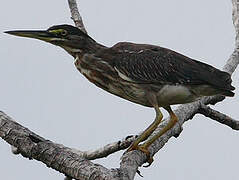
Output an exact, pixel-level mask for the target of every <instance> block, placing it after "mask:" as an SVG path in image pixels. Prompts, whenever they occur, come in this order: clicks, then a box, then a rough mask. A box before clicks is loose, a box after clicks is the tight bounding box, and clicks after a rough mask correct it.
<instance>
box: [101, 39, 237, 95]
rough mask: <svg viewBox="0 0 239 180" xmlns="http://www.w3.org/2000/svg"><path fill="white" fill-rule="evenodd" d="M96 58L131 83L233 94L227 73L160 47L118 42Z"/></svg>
mask: <svg viewBox="0 0 239 180" xmlns="http://www.w3.org/2000/svg"><path fill="white" fill-rule="evenodd" d="M97 56H99V57H101V58H102V59H106V60H107V61H108V62H109V63H110V64H111V65H112V66H114V67H115V68H116V69H117V71H118V72H120V73H122V74H123V75H124V76H126V77H127V78H128V79H130V80H132V82H134V83H149V84H172V85H176V84H182V85H185V86H188V85H189V86H193V85H209V86H212V87H213V88H215V89H217V90H219V91H220V93H221V94H223V95H226V96H233V95H234V93H233V92H232V90H234V89H235V88H234V87H233V86H232V85H231V82H232V80H231V76H230V74H228V73H226V72H223V71H221V70H219V69H217V68H214V67H212V66H210V65H208V64H205V63H202V62H199V61H196V60H193V59H191V58H189V57H186V56H184V55H182V54H180V53H177V52H175V51H172V50H170V49H167V48H162V47H160V46H154V45H147V44H134V43H128V42H122V43H118V44H116V45H114V46H113V47H111V48H109V49H105V50H103V52H99V53H98V55H97Z"/></svg>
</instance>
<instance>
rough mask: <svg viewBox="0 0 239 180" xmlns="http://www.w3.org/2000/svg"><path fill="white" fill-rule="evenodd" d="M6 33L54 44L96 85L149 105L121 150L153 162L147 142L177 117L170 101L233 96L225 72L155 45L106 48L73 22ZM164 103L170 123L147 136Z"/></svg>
mask: <svg viewBox="0 0 239 180" xmlns="http://www.w3.org/2000/svg"><path fill="white" fill-rule="evenodd" d="M5 33H8V34H11V35H15V36H22V37H28V38H34V39H38V40H42V41H45V42H48V43H50V44H53V45H56V46H59V47H61V48H63V49H64V50H65V51H67V52H68V53H69V54H70V55H71V56H73V57H74V59H75V61H74V64H75V66H76V68H77V69H78V70H79V72H80V73H81V74H83V75H84V76H85V77H86V78H87V79H88V80H89V81H90V82H92V83H93V84H95V85H96V86H98V87H99V88H101V89H103V90H105V91H107V92H109V93H111V94H114V95H116V96H119V97H121V98H123V99H126V100H129V101H131V102H134V103H136V104H140V105H143V106H146V107H151V108H154V110H155V112H156V117H155V120H154V121H153V122H152V123H151V124H150V126H149V127H148V128H146V129H145V130H144V131H143V133H142V134H141V135H139V136H138V137H137V138H136V139H135V141H133V142H132V144H131V145H130V146H129V148H128V149H127V151H126V152H130V151H133V150H140V151H142V152H143V153H145V154H146V156H147V162H148V163H149V165H150V164H151V163H152V162H153V157H152V156H151V155H150V152H149V146H150V145H151V144H152V143H153V142H155V141H156V140H157V139H158V138H159V137H161V136H162V135H163V134H164V133H166V132H167V131H168V130H170V129H171V128H172V127H173V126H174V125H175V124H176V123H177V122H178V117H177V116H176V114H175V113H174V112H173V110H172V109H171V105H175V104H185V103H190V102H194V101H197V100H198V99H200V98H202V97H205V96H213V95H223V96H229V97H233V96H234V93H233V92H232V91H233V90H235V88H234V87H233V86H232V85H231V83H232V79H231V76H230V74H229V73H227V72H224V71H221V70H219V69H217V68H215V67H213V66H211V65H208V64H206V63H203V62H200V61H197V60H194V59H192V58H189V57H187V56H184V55H182V54H180V53H178V52H175V51H173V50H170V49H168V48H164V47H161V46H157V45H150V44H136V43H132V42H119V43H117V44H115V45H113V46H112V47H106V46H104V45H102V44H100V43H98V42H97V41H95V40H94V39H93V38H91V37H90V36H89V35H88V34H87V33H85V32H83V31H82V30H80V29H79V28H77V27H74V26H72V25H67V24H62V25H54V26H52V27H50V28H48V29H46V30H14V31H6V32H5ZM160 108H164V109H165V110H166V111H167V112H168V113H169V116H170V121H169V123H168V124H167V125H166V126H165V127H164V128H163V129H162V130H161V131H160V132H158V133H156V134H154V135H152V136H150V135H151V134H152V133H153V132H154V130H155V129H156V128H157V127H158V125H159V124H160V123H161V120H162V118H163V114H162V112H161V110H160Z"/></svg>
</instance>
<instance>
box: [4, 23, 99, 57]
mask: <svg viewBox="0 0 239 180" xmlns="http://www.w3.org/2000/svg"><path fill="white" fill-rule="evenodd" d="M5 33H8V34H11V35H15V36H21V37H28V38H34V39H39V40H42V41H45V42H49V43H51V44H54V45H57V46H60V47H62V48H64V49H65V50H66V51H67V52H68V53H70V54H74V53H80V52H83V51H86V52H87V51H90V49H92V48H93V46H94V44H96V42H95V40H93V39H92V38H91V37H90V36H89V35H87V34H86V33H84V32H83V31H81V30H80V29H78V28H77V27H74V26H71V25H67V24H63V25H55V26H52V27H50V28H48V29H47V30H16V31H6V32H5Z"/></svg>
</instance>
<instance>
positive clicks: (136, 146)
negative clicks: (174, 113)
mask: <svg viewBox="0 0 239 180" xmlns="http://www.w3.org/2000/svg"><path fill="white" fill-rule="evenodd" d="M154 109H155V111H156V118H155V120H154V122H153V123H152V124H151V125H150V126H149V127H148V128H147V129H146V130H145V131H144V132H143V133H142V134H141V135H140V136H139V137H137V138H136V140H135V141H134V142H133V143H132V144H131V146H130V147H129V148H128V149H127V152H129V151H133V150H141V151H143V152H145V153H146V154H148V153H147V152H146V151H145V150H144V149H142V148H140V147H139V143H140V142H142V141H144V140H146V139H147V138H148V137H149V136H150V135H151V134H152V132H153V131H154V130H155V129H156V128H157V127H158V125H159V123H160V122H161V120H162V119H163V115H162V113H161V111H160V109H159V107H158V106H155V107H154Z"/></svg>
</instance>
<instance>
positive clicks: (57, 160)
mask: <svg viewBox="0 0 239 180" xmlns="http://www.w3.org/2000/svg"><path fill="white" fill-rule="evenodd" d="M68 3H69V7H70V10H71V15H72V19H73V20H74V22H75V24H76V26H77V27H79V28H80V29H81V30H82V31H84V32H86V30H85V27H84V24H83V21H82V18H81V16H80V13H79V11H78V8H77V4H76V1H75V0H68ZM232 5H233V23H234V26H235V29H236V43H235V45H236V47H235V50H234V52H233V53H232V55H231V57H230V58H229V60H228V61H227V63H226V65H225V66H224V68H223V70H224V71H227V72H228V73H230V74H232V73H233V72H234V71H235V69H236V68H237V66H238V63H239V9H238V8H239V2H238V0H232ZM224 99H225V97H223V96H213V97H207V98H203V99H201V100H200V101H197V102H194V103H190V104H185V105H181V106H179V108H178V109H176V110H175V113H176V115H177V116H178V118H179V122H178V123H177V125H176V126H174V127H173V128H172V129H171V130H169V131H168V132H167V133H166V134H164V135H163V136H162V137H161V138H159V139H158V140H157V141H156V142H155V143H153V144H152V145H151V146H150V149H149V150H150V153H151V155H154V154H155V153H156V152H158V151H159V150H160V149H161V148H162V147H163V146H164V145H165V143H166V142H167V141H168V140H169V139H170V138H171V137H172V136H176V135H179V134H180V132H181V130H182V128H181V126H182V125H183V123H185V122H186V121H187V120H189V119H191V118H192V117H193V116H194V115H195V114H196V113H198V112H200V110H201V111H202V107H204V106H206V105H208V104H216V103H217V102H220V101H223V100H224ZM204 110H205V111H206V110H207V111H208V112H205V115H208V114H210V112H213V113H214V114H217V115H216V116H217V117H221V116H222V114H221V113H219V112H216V111H214V110H212V111H210V112H209V110H210V109H209V110H208V109H207V108H204ZM200 113H201V112H200ZM211 118H212V117H211ZM224 119H225V116H224ZM226 119H227V120H228V122H229V121H230V123H234V124H235V121H234V120H233V119H229V117H226ZM232 120H233V121H232ZM168 121H169V118H166V119H164V120H163V123H162V124H160V126H159V127H158V128H157V129H156V131H155V132H154V133H157V132H158V131H160V130H162V128H163V127H164V126H165V125H166V124H167V123H168ZM225 124H226V123H225ZM226 125H229V123H227V124H226ZM233 127H234V125H233ZM235 127H238V125H237V126H235ZM235 129H237V128H235ZM0 137H2V138H3V139H4V140H5V141H6V142H8V143H9V144H11V145H13V146H14V147H16V148H17V152H20V154H21V155H23V156H24V157H27V158H30V159H36V160H39V161H41V162H43V163H45V164H46V165H47V166H48V167H51V168H53V169H55V170H57V171H59V172H62V173H64V174H66V175H67V178H71V177H72V178H74V179H81V180H82V179H123V180H132V179H134V176H135V174H136V172H137V171H138V167H139V166H141V165H142V164H143V163H144V162H145V160H146V155H145V154H144V153H142V152H140V151H132V152H129V153H125V154H124V155H123V156H122V158H121V163H120V168H119V169H107V168H105V167H103V166H101V165H98V164H94V163H92V162H90V161H89V160H88V159H95V158H100V157H106V156H107V155H109V154H110V153H113V152H116V151H119V150H121V149H124V148H126V147H128V146H129V144H130V143H131V142H132V141H133V139H134V138H135V137H132V138H129V139H126V140H124V141H121V142H114V143H112V144H108V145H106V146H104V147H103V148H100V149H98V150H94V151H86V152H81V151H76V150H74V149H71V148H68V147H65V146H63V145H59V144H55V143H53V142H51V141H49V140H46V139H44V138H42V137H40V136H38V135H37V134H35V133H33V132H31V131H30V130H29V129H27V128H25V127H23V126H21V125H20V124H18V123H16V122H15V121H13V120H12V119H11V118H10V117H8V116H7V115H6V114H4V113H3V112H0Z"/></svg>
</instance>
